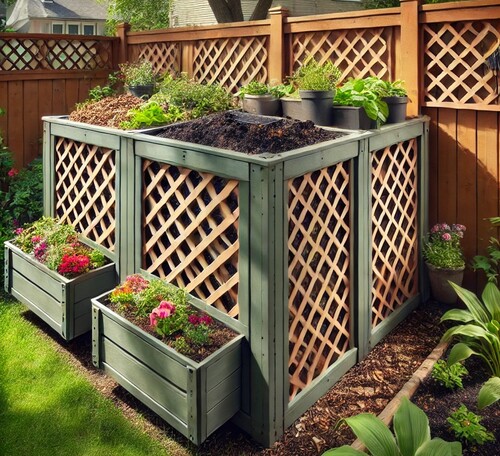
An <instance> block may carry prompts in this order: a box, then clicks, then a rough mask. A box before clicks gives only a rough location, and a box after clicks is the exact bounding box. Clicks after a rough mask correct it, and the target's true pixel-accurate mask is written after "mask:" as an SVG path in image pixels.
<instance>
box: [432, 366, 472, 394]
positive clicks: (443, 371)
mask: <svg viewBox="0 0 500 456" xmlns="http://www.w3.org/2000/svg"><path fill="white" fill-rule="evenodd" d="M468 373H469V371H468V370H467V369H466V368H465V367H464V366H463V365H462V364H461V363H454V364H452V365H448V364H447V363H446V361H444V360H442V359H440V360H439V361H438V362H437V363H436V364H434V367H433V369H432V373H431V375H432V378H433V379H434V380H435V381H436V382H438V383H439V384H441V385H443V386H445V387H446V388H449V389H454V388H463V387H464V386H463V384H462V377H463V376H464V375H467V374H468Z"/></svg>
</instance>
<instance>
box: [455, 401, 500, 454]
mask: <svg viewBox="0 0 500 456" xmlns="http://www.w3.org/2000/svg"><path fill="white" fill-rule="evenodd" d="M481 419H482V418H481V417H480V416H479V415H476V414H475V413H473V412H471V411H470V410H469V409H467V407H466V406H465V405H463V404H462V405H460V407H459V408H458V409H457V410H455V411H454V412H453V413H452V414H451V415H450V416H449V417H448V418H447V421H448V423H450V425H451V429H452V430H453V432H454V433H455V436H456V437H457V438H458V439H460V440H465V441H467V442H470V443H476V444H478V445H482V444H484V443H486V442H491V441H493V440H495V437H494V435H493V434H492V433H491V432H488V430H487V429H486V428H485V427H484V426H483V425H482V424H481V423H480V421H481Z"/></svg>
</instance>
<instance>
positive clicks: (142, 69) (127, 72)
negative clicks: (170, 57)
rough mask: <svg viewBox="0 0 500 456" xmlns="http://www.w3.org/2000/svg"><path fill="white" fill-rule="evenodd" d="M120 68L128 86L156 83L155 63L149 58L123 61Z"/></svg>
mask: <svg viewBox="0 0 500 456" xmlns="http://www.w3.org/2000/svg"><path fill="white" fill-rule="evenodd" d="M119 68H120V72H121V77H122V78H123V82H124V84H125V85H126V86H129V87H130V86H143V85H150V84H154V83H155V72H154V69H153V64H152V63H151V62H149V61H148V60H142V61H140V62H133V63H130V62H127V63H121V64H120V65H119Z"/></svg>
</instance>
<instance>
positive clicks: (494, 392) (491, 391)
mask: <svg viewBox="0 0 500 456" xmlns="http://www.w3.org/2000/svg"><path fill="white" fill-rule="evenodd" d="M499 399H500V377H491V378H490V379H489V380H488V381H487V382H486V383H485V384H484V385H483V386H482V387H481V390H480V391H479V395H478V398H477V406H478V407H479V408H480V409H482V408H484V407H488V406H489V405H491V404H494V403H495V402H497V401H498V400H499Z"/></svg>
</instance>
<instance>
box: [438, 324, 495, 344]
mask: <svg viewBox="0 0 500 456" xmlns="http://www.w3.org/2000/svg"><path fill="white" fill-rule="evenodd" d="M453 336H466V337H474V338H480V339H485V340H486V341H487V342H488V343H489V344H491V338H492V337H494V335H493V334H491V333H490V332H488V331H486V329H484V328H481V327H480V326H476V325H472V324H470V325H462V326H454V327H453V328H450V329H448V331H446V332H445V333H444V335H443V337H442V340H449V339H450V338H451V337H453Z"/></svg>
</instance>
